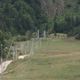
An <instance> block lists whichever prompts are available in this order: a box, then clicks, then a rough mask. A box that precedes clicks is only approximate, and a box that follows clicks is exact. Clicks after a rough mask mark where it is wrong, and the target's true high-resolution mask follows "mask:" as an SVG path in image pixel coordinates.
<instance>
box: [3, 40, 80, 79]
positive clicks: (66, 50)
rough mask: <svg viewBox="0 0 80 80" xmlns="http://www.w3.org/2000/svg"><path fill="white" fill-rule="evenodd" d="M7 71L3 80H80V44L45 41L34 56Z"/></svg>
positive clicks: (67, 41) (14, 64) (11, 66)
mask: <svg viewBox="0 0 80 80" xmlns="http://www.w3.org/2000/svg"><path fill="white" fill-rule="evenodd" d="M69 54H71V55H69ZM10 70H11V71H10ZM7 71H10V72H9V73H7V74H4V75H3V80H80V42H79V41H76V40H72V41H70V40H58V39H56V40H48V41H43V42H42V45H41V48H39V49H38V51H37V50H36V51H35V54H34V55H33V56H31V57H30V58H26V59H24V60H19V61H17V62H14V63H12V64H11V65H10V66H9V68H8V69H7ZM7 71H6V72H7Z"/></svg>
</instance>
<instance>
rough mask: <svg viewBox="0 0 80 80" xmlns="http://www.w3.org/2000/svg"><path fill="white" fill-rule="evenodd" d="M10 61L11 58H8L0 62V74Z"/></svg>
mask: <svg viewBox="0 0 80 80" xmlns="http://www.w3.org/2000/svg"><path fill="white" fill-rule="evenodd" d="M11 62H12V60H8V61H5V62H3V63H2V64H0V74H1V73H3V72H4V71H5V70H6V69H7V67H8V65H9V64H10V63H11Z"/></svg>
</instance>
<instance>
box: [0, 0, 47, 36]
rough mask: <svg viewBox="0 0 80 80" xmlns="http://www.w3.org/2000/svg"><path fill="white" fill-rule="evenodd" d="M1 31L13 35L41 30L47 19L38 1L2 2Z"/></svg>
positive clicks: (10, 0) (0, 11)
mask: <svg viewBox="0 0 80 80" xmlns="http://www.w3.org/2000/svg"><path fill="white" fill-rule="evenodd" d="M0 4H1V5H0V29H1V30H3V31H10V32H11V33H12V34H13V35H16V34H25V33H26V32H27V31H31V32H34V31H36V30H37V29H41V28H43V27H41V25H42V24H45V23H46V21H47V19H46V16H45V15H44V12H43V11H42V9H41V3H40V1H38V0H34V1H33V0H8V1H6V0H0Z"/></svg>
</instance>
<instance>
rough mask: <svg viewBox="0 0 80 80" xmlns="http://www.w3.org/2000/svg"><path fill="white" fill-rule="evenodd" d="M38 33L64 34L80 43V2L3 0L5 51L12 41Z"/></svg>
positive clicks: (0, 35) (0, 19)
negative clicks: (15, 38)
mask: <svg viewBox="0 0 80 80" xmlns="http://www.w3.org/2000/svg"><path fill="white" fill-rule="evenodd" d="M37 30H40V32H42V31H44V30H46V31H47V33H48V34H52V33H65V34H68V36H73V37H75V38H76V39H80V0H74V1H73V0H0V44H3V49H4V46H7V45H8V44H9V41H10V40H11V39H12V37H14V36H18V35H28V36H29V37H30V36H32V34H33V33H35V32H36V31H37ZM0 51H1V50H0ZM4 51H5V50H4Z"/></svg>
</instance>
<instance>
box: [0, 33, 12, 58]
mask: <svg viewBox="0 0 80 80" xmlns="http://www.w3.org/2000/svg"><path fill="white" fill-rule="evenodd" d="M10 37H11V35H10V33H7V32H2V31H0V57H1V56H2V57H3V58H4V57H5V56H7V54H8V50H9V47H10V41H11V40H10Z"/></svg>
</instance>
